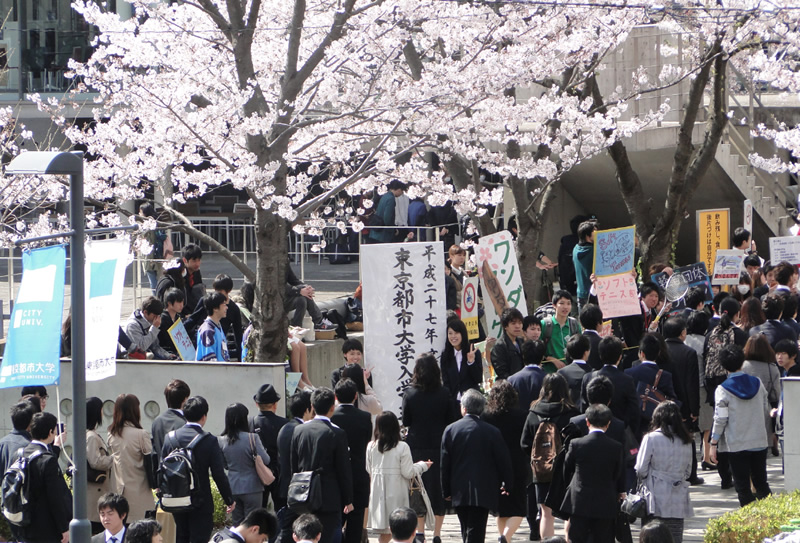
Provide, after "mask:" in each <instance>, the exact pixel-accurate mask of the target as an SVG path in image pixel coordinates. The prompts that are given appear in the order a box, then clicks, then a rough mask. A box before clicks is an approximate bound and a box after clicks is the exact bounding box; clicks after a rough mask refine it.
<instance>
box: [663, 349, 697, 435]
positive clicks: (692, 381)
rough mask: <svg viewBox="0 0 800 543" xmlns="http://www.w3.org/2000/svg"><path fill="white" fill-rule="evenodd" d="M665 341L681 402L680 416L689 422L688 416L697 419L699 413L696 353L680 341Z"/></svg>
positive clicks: (676, 390)
mask: <svg viewBox="0 0 800 543" xmlns="http://www.w3.org/2000/svg"><path fill="white" fill-rule="evenodd" d="M666 341H667V350H668V351H669V358H670V361H671V362H672V369H671V371H672V379H673V381H674V383H673V384H674V385H675V393H676V394H677V395H678V400H679V401H680V402H681V416H682V417H683V419H684V420H689V417H690V416H693V417H697V416H698V415H699V413H700V364H699V363H698V361H697V352H696V351H695V350H694V349H692V348H691V347H689V346H688V345H686V344H685V343H684V342H683V341H681V340H680V339H676V338H670V339H668V340H666Z"/></svg>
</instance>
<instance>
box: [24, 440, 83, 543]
mask: <svg viewBox="0 0 800 543" xmlns="http://www.w3.org/2000/svg"><path fill="white" fill-rule="evenodd" d="M43 448H44V449H45V451H46V452H44V454H42V455H41V456H39V457H37V458H35V459H34V460H33V462H31V463H30V464H29V468H28V469H29V470H30V473H29V477H30V479H29V480H28V481H29V484H30V487H29V488H30V490H29V492H30V494H29V496H30V501H31V503H33V504H35V505H34V506H33V507H32V508H31V523H30V525H28V526H25V527H24V528H17V530H18V531H19V532H20V534H21V535H22V539H23V540H24V541H26V542H38V541H42V542H44V541H47V542H58V541H61V534H62V533H64V532H66V531H67V530H69V523H70V521H71V520H72V494H71V493H70V491H69V488H67V483H66V482H65V481H64V475H63V474H62V473H61V468H60V467H59V466H58V458H56V456H55V455H53V453H52V452H50V450H49V449H47V448H46V447H43V446H42V445H41V444H39V443H29V444H28V445H27V446H26V447H25V450H24V452H23V454H24V455H26V456H29V455H31V454H33V453H34V452H36V451H41V450H42V449H43Z"/></svg>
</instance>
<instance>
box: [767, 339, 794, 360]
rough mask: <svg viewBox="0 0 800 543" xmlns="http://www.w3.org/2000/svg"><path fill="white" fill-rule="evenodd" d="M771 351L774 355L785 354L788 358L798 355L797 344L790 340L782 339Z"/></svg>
mask: <svg viewBox="0 0 800 543" xmlns="http://www.w3.org/2000/svg"><path fill="white" fill-rule="evenodd" d="M773 350H774V351H775V354H778V353H786V354H787V355H789V358H793V357H796V356H797V353H798V349H797V342H796V341H794V340H792V339H782V340H780V341H779V342H777V343H776V344H775V347H774V348H773Z"/></svg>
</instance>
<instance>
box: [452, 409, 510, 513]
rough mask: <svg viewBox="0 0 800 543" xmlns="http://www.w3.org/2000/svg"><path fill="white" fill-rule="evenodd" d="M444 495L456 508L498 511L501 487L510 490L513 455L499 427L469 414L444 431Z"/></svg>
mask: <svg viewBox="0 0 800 543" xmlns="http://www.w3.org/2000/svg"><path fill="white" fill-rule="evenodd" d="M440 466H441V471H440V473H441V478H442V480H441V482H442V496H443V497H444V498H452V501H451V503H452V505H453V506H454V507H461V506H474V507H482V508H485V509H489V510H491V511H497V506H498V501H499V496H500V486H501V484H502V485H504V486H505V489H506V490H511V488H512V486H513V485H514V472H513V471H512V469H511V455H510V454H509V452H508V447H506V444H505V442H504V441H503V436H502V434H501V433H500V430H498V429H497V428H495V427H494V426H492V425H491V424H489V423H488V422H484V421H482V420H481V419H479V418H478V417H476V416H474V415H466V416H464V418H462V419H461V420H459V421H458V422H454V423H453V424H451V425H450V426H448V427H447V428H445V430H444V434H443V435H442V454H441V464H440Z"/></svg>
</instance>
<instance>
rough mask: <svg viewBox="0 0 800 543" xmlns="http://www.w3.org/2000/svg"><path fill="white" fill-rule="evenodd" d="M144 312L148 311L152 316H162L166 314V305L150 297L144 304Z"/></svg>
mask: <svg viewBox="0 0 800 543" xmlns="http://www.w3.org/2000/svg"><path fill="white" fill-rule="evenodd" d="M142 311H147V312H148V313H150V314H152V315H161V313H163V312H164V304H163V303H161V300H159V299H158V298H156V297H155V296H148V297H147V298H145V299H144V301H143V302H142Z"/></svg>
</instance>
